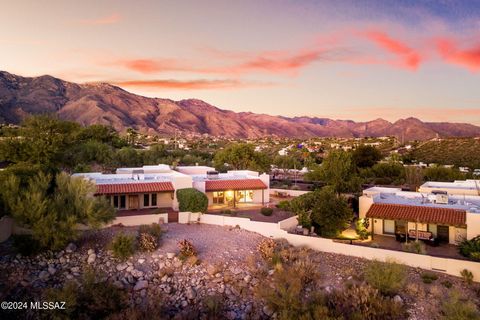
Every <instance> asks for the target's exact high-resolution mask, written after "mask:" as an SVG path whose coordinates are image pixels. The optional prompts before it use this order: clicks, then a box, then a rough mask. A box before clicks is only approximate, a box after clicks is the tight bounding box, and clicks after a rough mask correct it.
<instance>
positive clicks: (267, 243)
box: [257, 238, 277, 261]
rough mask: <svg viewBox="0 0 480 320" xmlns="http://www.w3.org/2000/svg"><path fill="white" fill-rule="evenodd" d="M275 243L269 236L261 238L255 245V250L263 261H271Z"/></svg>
mask: <svg viewBox="0 0 480 320" xmlns="http://www.w3.org/2000/svg"><path fill="white" fill-rule="evenodd" d="M276 246H277V244H276V243H275V240H273V239H271V238H266V239H262V240H261V241H260V242H259V243H258V245H257V250H258V252H259V253H260V255H261V256H262V258H263V260H265V261H271V260H272V257H273V255H274V254H275V248H276Z"/></svg>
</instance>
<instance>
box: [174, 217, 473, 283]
mask: <svg viewBox="0 0 480 320" xmlns="http://www.w3.org/2000/svg"><path fill="white" fill-rule="evenodd" d="M182 216H183V218H182V219H180V217H182ZM189 216H194V217H195V222H197V219H196V218H197V217H198V214H194V215H192V213H189V212H180V213H179V221H183V223H188V222H189V220H188V217H189ZM200 223H205V224H213V225H219V226H239V227H240V228H242V229H245V230H248V231H252V232H256V233H259V234H261V235H263V236H265V237H273V238H283V239H286V240H287V241H288V242H289V243H290V244H292V245H294V246H304V247H308V248H311V249H314V250H317V251H323V252H330V253H336V254H343V255H348V256H354V257H359V258H365V259H369V260H373V259H376V260H380V261H387V260H395V261H397V262H399V263H403V264H406V265H408V266H411V267H416V268H422V269H425V270H433V271H439V272H444V273H447V274H449V275H453V276H457V277H458V276H460V272H461V271H462V270H463V269H467V270H469V271H471V272H472V273H473V275H474V281H476V282H480V263H479V262H473V261H467V260H458V259H449V258H440V257H432V256H429V255H421V254H414V253H409V252H403V251H394V250H387V249H380V248H372V247H366V246H359V245H352V244H346V243H341V242H335V241H333V240H331V239H326V238H320V237H310V236H304V235H298V234H293V233H288V232H287V231H286V230H292V229H294V228H295V226H296V225H297V221H296V217H290V218H288V219H286V220H283V221H280V222H278V223H269V222H258V221H251V220H250V219H248V218H238V217H228V216H221V215H211V214H201V215H200Z"/></svg>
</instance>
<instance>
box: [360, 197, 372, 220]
mask: <svg viewBox="0 0 480 320" xmlns="http://www.w3.org/2000/svg"><path fill="white" fill-rule="evenodd" d="M372 204H373V198H372V197H368V196H361V197H360V198H358V216H359V217H360V219H363V218H365V216H366V214H367V211H368V209H370V207H371V206H372Z"/></svg>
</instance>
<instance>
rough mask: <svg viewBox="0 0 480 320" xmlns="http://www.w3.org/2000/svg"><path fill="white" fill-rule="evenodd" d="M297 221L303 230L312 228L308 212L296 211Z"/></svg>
mask: <svg viewBox="0 0 480 320" xmlns="http://www.w3.org/2000/svg"><path fill="white" fill-rule="evenodd" d="M297 220H298V224H299V225H300V226H302V227H304V228H310V227H311V226H312V218H311V212H310V211H304V210H300V211H297Z"/></svg>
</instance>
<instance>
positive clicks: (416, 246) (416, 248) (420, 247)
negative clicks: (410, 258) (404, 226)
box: [402, 241, 427, 254]
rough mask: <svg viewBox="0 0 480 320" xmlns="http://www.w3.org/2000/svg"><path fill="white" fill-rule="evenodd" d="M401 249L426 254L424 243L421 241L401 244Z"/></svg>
mask: <svg viewBox="0 0 480 320" xmlns="http://www.w3.org/2000/svg"><path fill="white" fill-rule="evenodd" d="M402 248H403V251H407V252H412V253H418V254H426V253H427V249H426V248H425V243H423V242H421V241H411V242H407V243H404V244H402Z"/></svg>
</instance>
